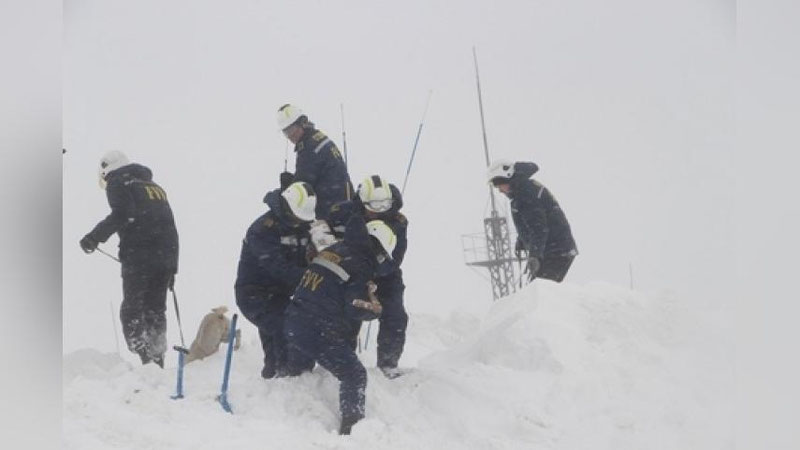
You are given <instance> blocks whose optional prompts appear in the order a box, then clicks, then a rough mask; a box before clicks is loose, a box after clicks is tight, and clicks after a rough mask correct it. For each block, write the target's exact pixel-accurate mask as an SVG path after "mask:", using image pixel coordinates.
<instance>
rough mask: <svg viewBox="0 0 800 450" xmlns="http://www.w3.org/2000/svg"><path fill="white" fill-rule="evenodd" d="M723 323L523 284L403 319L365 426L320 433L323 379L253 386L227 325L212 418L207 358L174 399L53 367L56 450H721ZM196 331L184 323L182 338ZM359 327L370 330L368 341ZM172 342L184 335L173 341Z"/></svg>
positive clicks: (99, 371)
mask: <svg viewBox="0 0 800 450" xmlns="http://www.w3.org/2000/svg"><path fill="white" fill-rule="evenodd" d="M726 314H727V313H726V312H725V311H721V310H711V309H707V308H706V309H703V308H699V307H698V306H697V305H690V304H686V303H685V302H684V301H683V300H682V299H681V298H676V297H675V296H672V295H669V294H647V295H645V294H642V293H638V292H635V291H631V290H629V289H625V288H620V287H617V286H613V285H608V284H590V285H586V286H579V285H572V284H569V283H567V284H562V285H556V284H553V283H549V282H537V284H536V285H534V286H530V287H528V288H526V289H524V290H523V291H521V292H520V293H518V294H516V295H514V296H512V297H509V298H506V299H503V300H501V301H498V302H496V303H495V304H494V306H493V307H492V309H491V310H490V312H489V314H488V315H487V316H486V317H482V318H481V317H475V316H473V315H470V314H467V313H464V312H461V313H454V314H452V315H451V316H450V317H448V318H440V317H438V316H433V315H422V314H416V315H415V314H412V315H411V321H410V325H409V332H408V343H407V345H406V352H405V354H404V356H403V359H402V360H401V365H403V366H405V367H408V368H410V369H411V371H410V372H409V373H408V374H406V375H405V376H402V377H400V378H398V379H395V380H387V379H385V378H384V377H383V376H382V375H381V374H380V372H378V371H377V369H376V368H375V355H374V342H371V343H370V350H369V351H367V352H364V353H362V354H361V357H362V360H363V361H364V362H365V364H366V366H367V368H368V377H369V381H368V386H367V418H366V419H365V420H363V421H362V422H360V423H359V424H358V425H356V427H354V429H353V434H352V435H351V436H349V437H342V436H338V435H337V434H336V429H337V427H338V402H337V399H338V383H337V381H336V380H335V378H333V377H332V376H331V375H330V374H329V373H327V372H326V371H325V370H323V369H319V368H317V369H315V370H314V372H313V373H311V374H306V375H304V376H302V377H299V378H297V379H279V380H264V379H262V378H260V375H259V371H260V367H261V349H260V347H259V344H258V337H257V335H256V333H255V330H254V329H253V328H252V326H250V325H249V324H246V323H245V324H243V334H244V336H243V345H242V348H241V349H240V350H239V351H238V352H237V353H236V354H235V356H234V360H233V368H232V373H231V387H230V392H229V399H230V402H231V404H232V407H233V410H234V414H233V415H230V414H227V413H225V412H224V411H223V410H222V408H221V407H220V406H219V404H218V403H216V402H215V397H216V395H217V394H218V392H219V389H220V384H221V375H222V369H223V364H224V354H223V350H224V349H221V351H220V352H218V353H217V354H215V355H213V356H211V357H209V358H207V359H205V360H202V361H196V362H193V363H191V364H190V365H188V366H187V368H186V373H185V395H186V397H185V398H184V399H182V400H171V399H170V395H172V394H173V393H174V391H175V378H176V373H175V372H176V371H175V366H176V364H177V358H176V357H175V355H174V354H172V355H170V358H169V359H168V360H167V370H160V369H158V368H157V367H155V366H153V365H149V366H140V365H138V364H136V363H135V362H134V359H133V358H132V357H131V355H125V356H124V358H125V360H123V359H121V358H120V356H119V355H117V354H113V353H111V354H109V353H101V352H99V351H97V350H93V349H82V350H78V351H75V352H71V353H69V354H66V355H65V356H64V365H63V369H64V370H63V373H64V375H63V377H64V386H63V387H64V390H63V392H64V394H63V405H64V406H63V407H64V411H63V439H64V446H65V448H68V449H76V450H90V449H109V448H115V449H137V450H142V449H220V448H227V449H239V448H241V449H253V448H282V449H357V448H370V449H411V448H415V449H569V450H580V449H587V450H588V449H591V450H600V449H609V450H626V449H631V450H634V449H635V450H642V449H647V450H657V449H675V450H687V449H702V450H714V449H732V448H733V429H732V421H733V416H732V399H731V397H732V392H733V390H734V389H733V379H734V374H733V367H734V355H733V347H732V344H731V343H730V342H728V341H727V340H726V339H725V336H729V335H730V334H729V332H728V331H729V330H726V329H725V327H726V324H727V323H729V321H728V320H727V318H726ZM196 326H197V324H184V327H185V329H186V332H187V334H189V335H193V333H194V330H196ZM374 331H375V327H374V326H373V336H374ZM187 338H189V339H190V337H189V336H187Z"/></svg>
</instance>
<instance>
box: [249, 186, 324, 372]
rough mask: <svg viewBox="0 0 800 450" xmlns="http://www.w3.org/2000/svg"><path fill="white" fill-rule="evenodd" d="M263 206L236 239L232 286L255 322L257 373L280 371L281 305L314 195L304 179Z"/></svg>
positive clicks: (295, 278) (298, 264) (294, 280)
mask: <svg viewBox="0 0 800 450" xmlns="http://www.w3.org/2000/svg"><path fill="white" fill-rule="evenodd" d="M266 200H267V205H268V206H269V211H267V212H266V213H264V214H262V215H261V216H260V217H259V218H258V219H256V220H255V221H254V222H253V223H252V225H250V227H249V228H248V230H247V234H246V236H245V238H244V241H243V242H242V251H241V256H240V258H239V268H238V272H237V276H236V284H235V286H234V290H235V293H236V304H237V306H238V307H239V310H241V311H242V314H243V315H244V316H245V318H246V319H247V320H249V321H250V322H252V323H253V324H254V325H255V326H256V327H258V334H259V337H260V338H261V347H262V349H263V350H264V367H263V369H262V370H261V376H262V377H264V378H273V377H275V376H280V375H282V374H283V371H284V367H285V364H286V340H285V338H284V333H283V322H284V310H285V309H286V306H287V305H288V304H289V299H290V297H291V295H292V292H294V289H295V288H296V287H297V284H298V283H299V282H300V278H301V277H302V275H303V272H304V271H305V268H306V266H307V262H306V247H307V246H308V242H309V241H308V230H309V224H310V223H311V222H312V221H313V220H314V210H315V207H316V203H317V196H316V194H315V192H314V189H313V188H312V187H311V186H310V185H309V184H308V183H305V182H295V183H292V184H291V185H289V186H288V187H287V188H286V189H285V190H283V191H281V190H280V189H276V190H274V191H272V192H270V193H268V194H267V197H266Z"/></svg>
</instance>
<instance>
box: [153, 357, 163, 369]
mask: <svg viewBox="0 0 800 450" xmlns="http://www.w3.org/2000/svg"><path fill="white" fill-rule="evenodd" d="M153 362H154V363H156V364H157V365H158V367H161V368H162V369H163V368H164V355H163V354H161V355H158V356H154V357H153Z"/></svg>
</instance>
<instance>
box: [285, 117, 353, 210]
mask: <svg viewBox="0 0 800 450" xmlns="http://www.w3.org/2000/svg"><path fill="white" fill-rule="evenodd" d="M294 151H295V152H296V153H297V159H296V161H295V174H294V181H295V182H297V181H305V182H306V183H308V184H310V185H311V187H313V188H314V191H316V194H317V207H316V214H317V219H320V220H324V219H326V218H327V217H328V211H329V210H330V208H331V206H332V205H333V204H334V203H337V202H340V201H343V200H349V199H350V198H351V197H352V193H353V185H352V183H351V182H350V175H349V174H348V173H347V166H345V164H344V160H343V159H342V154H341V153H340V152H339V149H338V148H337V147H336V144H334V143H333V141H332V140H330V139H329V138H328V137H327V136H325V134H324V133H322V132H321V131H317V130H315V129H314V128H313V127H312V128H307V129H306V130H305V132H304V134H303V137H302V138H301V140H300V142H298V143H297V145H295V147H294Z"/></svg>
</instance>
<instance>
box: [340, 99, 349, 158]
mask: <svg viewBox="0 0 800 450" xmlns="http://www.w3.org/2000/svg"><path fill="white" fill-rule="evenodd" d="M339 109H340V110H341V112H342V147H343V148H344V166H345V167H347V133H345V131H344V103H339Z"/></svg>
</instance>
